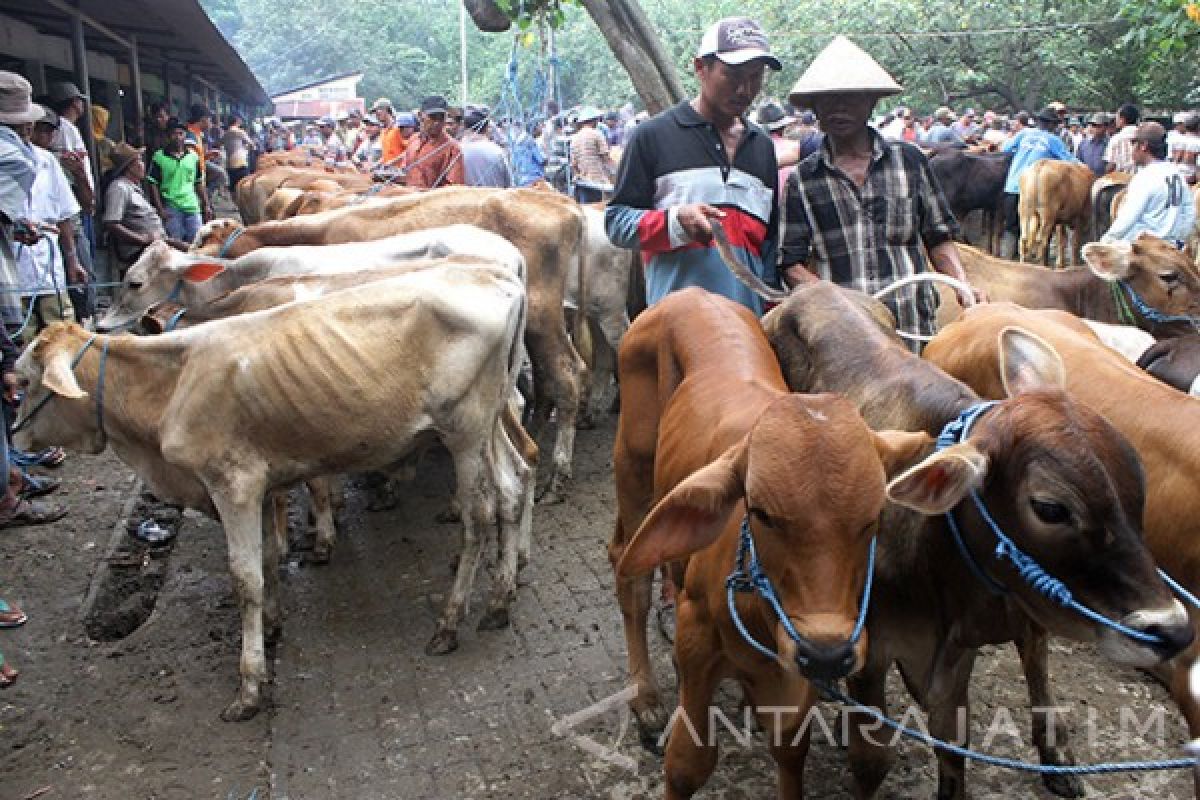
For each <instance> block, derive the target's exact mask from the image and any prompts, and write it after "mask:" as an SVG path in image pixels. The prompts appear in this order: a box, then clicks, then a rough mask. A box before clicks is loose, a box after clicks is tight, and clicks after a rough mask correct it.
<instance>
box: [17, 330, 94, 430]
mask: <svg viewBox="0 0 1200 800" xmlns="http://www.w3.org/2000/svg"><path fill="white" fill-rule="evenodd" d="M88 338H89V334H88V333H87V331H85V330H84V329H83V328H81V327H79V326H78V325H76V324H74V323H68V322H55V323H52V324H51V325H49V326H48V327H47V328H46V329H45V330H43V331H42V332H41V333H39V334H38V336H37V338H36V339H34V340H33V343H32V344H30V345H29V347H27V348H26V349H25V352H24V353H22V354H21V357H20V358H18V359H17V365H16V372H17V377H18V379H19V380H20V381H21V384H22V386H23V387H24V392H25V397H24V399H23V400H22V401H21V407H20V408H19V409H18V411H17V422H16V427H17V428H18V430H17V431H16V432H15V433H14V434H13V443H14V444H15V445H16V446H17V447H19V448H21V449H22V450H35V449H38V448H41V447H47V446H49V445H63V446H66V447H68V448H70V449H72V450H80V451H82V452H85V453H100V452H102V451H103V450H104V446H105V437H104V434H103V433H102V432H101V431H100V430H99V428H98V426H97V423H96V404H95V401H94V400H93V399H92V398H91V397H89V396H88V393H87V392H85V391H84V390H83V389H82V388H80V386H79V381H78V380H77V379H76V377H75V370H79V371H80V372H81V373H83V372H87V373H89V374H90V375H92V376H95V375H96V370H97V368H98V365H99V361H98V359H99V356H100V350H99V345H98V344H97V345H95V346H93V347H92V348H90V349H91V350H94V351H95V353H94V354H93V353H88V354H87V355H86V358H85V359H83V360H81V362H80V364H79V365H78V366H76V367H74V368H72V366H71V362H72V361H73V360H74V359H75V357H76V356H77V355H78V354H79V352H80V351H81V350H82V349H83V347H84V345H85V344H86V343H87V340H88ZM35 412H36V413H35Z"/></svg>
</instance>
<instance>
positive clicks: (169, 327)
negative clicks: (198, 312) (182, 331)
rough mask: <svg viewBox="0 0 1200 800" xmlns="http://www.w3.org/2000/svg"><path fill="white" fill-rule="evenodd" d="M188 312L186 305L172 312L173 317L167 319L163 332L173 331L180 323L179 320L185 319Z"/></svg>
mask: <svg viewBox="0 0 1200 800" xmlns="http://www.w3.org/2000/svg"><path fill="white" fill-rule="evenodd" d="M186 313H187V307H186V306H184V307H183V308H181V309H179V310H178V311H176V312H175V313H174V314H172V315H171V318H170V319H168V320H167V324H166V326H165V327H163V333H170V332H171V331H173V330H175V326H176V325H178V324H179V320H181V319H183V315H184V314H186Z"/></svg>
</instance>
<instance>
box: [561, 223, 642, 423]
mask: <svg viewBox="0 0 1200 800" xmlns="http://www.w3.org/2000/svg"><path fill="white" fill-rule="evenodd" d="M583 215H584V221H585V225H586V229H585V230H584V258H585V259H586V261H587V263H586V265H585V267H584V269H583V274H584V275H585V276H586V278H587V282H588V285H587V291H586V292H585V297H586V298H587V299H586V304H587V307H586V308H585V309H584V316H585V317H586V318H587V320H588V321H589V322H590V323H592V324H593V325H594V326H595V328H596V329H597V330H598V331H599V333H600V336H599V337H592V359H591V363H590V364H589V365H588V366H589V370H590V373H591V381H590V383H589V384H588V388H587V393H586V395H585V397H584V399H583V400H581V401H580V427H590V426H591V425H592V424H594V420H595V418H596V417H597V416H599V415H600V414H601V413H603V412H602V410H601V409H600V408H598V407H594V403H595V401H596V400H597V399H598V398H600V397H601V396H602V395H603V393H604V391H605V390H606V389H607V388H608V385H609V383H610V382H611V381H612V377H613V368H614V366H615V365H616V358H617V350H618V348H620V346H621V339H622V337H624V336H625V331H626V330H628V329H629V313H628V310H627V306H628V297H629V285H630V276H631V275H632V274H633V270H634V269H640V266H637V264H636V263H635V262H636V258H637V256H636V253H635V251H633V250H627V249H625V248H622V247H616V246H615V245H613V244H612V242H610V241H609V240H608V234H607V233H605V232H604V209H603V207H602V206H584V208H583ZM579 296H580V292H579V279H578V277H577V276H576V275H575V273H573V272H572V273H570V274H569V275H568V276H567V288H566V295H565V297H564V299H563V302H564V303H565V304H566V306H567V307H568V308H570V309H574V308H577V307H578V304H579Z"/></svg>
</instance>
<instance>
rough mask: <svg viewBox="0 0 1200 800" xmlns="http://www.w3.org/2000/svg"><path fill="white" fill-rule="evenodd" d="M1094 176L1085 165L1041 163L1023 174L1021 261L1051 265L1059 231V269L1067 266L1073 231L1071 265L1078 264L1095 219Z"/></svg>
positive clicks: (1020, 203) (1064, 162)
mask: <svg viewBox="0 0 1200 800" xmlns="http://www.w3.org/2000/svg"><path fill="white" fill-rule="evenodd" d="M1095 177H1096V175H1095V173H1093V172H1092V170H1091V168H1090V167H1088V166H1087V165H1086V164H1073V163H1070V162H1067V161H1055V160H1053V159H1048V158H1045V159H1042V160H1041V161H1035V162H1034V163H1033V165H1032V166H1030V167H1029V169H1027V170H1025V171H1024V172H1023V173H1021V179H1020V189H1021V198H1020V201H1019V202H1018V204H1017V209H1018V211H1017V213H1018V214H1020V217H1021V260H1022V261H1034V262H1037V261H1041V262H1042V264H1043V265H1048V264H1049V263H1050V262H1049V258H1050V237H1051V235H1052V234H1054V232H1055V229H1057V230H1058V260H1057V261H1056V262H1055V266H1057V267H1058V268H1059V269H1062V268H1063V267H1065V266H1067V257H1068V256H1067V254H1066V250H1067V246H1066V236H1067V229H1068V228H1069V229H1070V231H1071V238H1072V243H1071V247H1070V251H1069V252H1070V262H1071V263H1072V264H1076V263H1078V261H1079V259H1078V257H1077V255H1078V253H1079V248H1080V247H1081V246H1082V245H1083V242H1084V241H1085V239H1086V238H1087V235H1088V230H1089V226H1090V224H1091V217H1092V205H1091V195H1090V192H1091V188H1092V181H1093V180H1095Z"/></svg>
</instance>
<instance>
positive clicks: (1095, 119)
mask: <svg viewBox="0 0 1200 800" xmlns="http://www.w3.org/2000/svg"><path fill="white" fill-rule="evenodd" d="M1088 124H1089V125H1107V124H1108V114H1105V113H1104V112H1103V111H1097V112H1096V113H1095V114H1092V116H1091V118H1090V119H1088Z"/></svg>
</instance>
